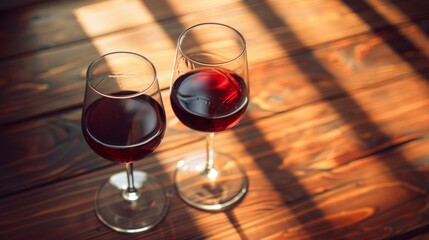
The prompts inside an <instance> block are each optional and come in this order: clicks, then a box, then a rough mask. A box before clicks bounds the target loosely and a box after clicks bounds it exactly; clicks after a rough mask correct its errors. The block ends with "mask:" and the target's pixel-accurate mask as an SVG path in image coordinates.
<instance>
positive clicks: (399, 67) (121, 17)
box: [0, 0, 429, 239]
mask: <svg viewBox="0 0 429 240" xmlns="http://www.w3.org/2000/svg"><path fill="white" fill-rule="evenodd" d="M0 5H2V6H1V8H0V9H2V17H1V21H0V152H1V156H0V163H1V165H0V173H1V174H0V239H426V238H427V237H428V236H429V194H428V191H429V35H428V34H429V3H426V1H420V0H391V1H378V0H367V1H361V0H356V1H355V0H343V1H334V0H306V1H302V0H267V1H261V0H246V1H240V0H224V1H208V0H203V1H201V0H190V1H172V0H141V1H140V0H110V1H106V0H92V1H91V0H77V1H49V0H45V1H36V0H23V1H16V3H13V4H11V3H8V4H6V3H1V4H0ZM207 21H214V22H221V23H225V24H229V25H231V26H233V27H235V28H236V29H238V30H239V31H240V32H241V33H242V34H243V35H244V37H245V38H246V40H247V44H248V56H249V71H250V84H251V102H250V105H249V108H248V111H247V113H246V116H245V118H244V119H243V120H242V121H241V122H240V123H239V124H238V125H237V126H236V127H234V128H233V129H231V130H228V131H225V132H223V133H220V134H218V135H217V137H216V144H215V148H216V149H217V150H219V151H221V152H223V153H226V154H229V155H230V156H233V157H234V158H236V159H237V161H238V162H239V163H240V164H241V165H242V166H243V168H244V169H245V171H246V173H247V175H248V178H249V181H250V186H249V191H248V193H247V195H246V197H245V198H244V200H243V201H242V202H241V203H240V204H239V205H237V206H236V207H235V208H233V209H231V210H228V211H226V212H220V213H209V212H204V211H198V210H196V209H194V208H191V207H189V206H187V205H186V204H185V203H184V202H182V201H181V200H180V198H179V197H178V196H177V192H176V191H175V188H174V182H173V179H172V176H173V171H174V168H175V165H176V163H177V162H178V161H179V160H180V159H181V158H183V157H185V156H186V155H187V154H189V153H191V152H192V151H194V150H198V149H199V150H201V149H203V148H204V147H205V146H204V135H203V134H201V133H195V132H193V131H191V130H189V129H187V128H186V127H184V126H182V125H181V124H180V123H178V120H177V119H176V118H175V116H174V114H173V113H172V110H171V108H170V105H169V101H168V99H169V90H168V85H169V81H170V79H169V78H170V73H171V66H172V61H173V58H174V52H175V45H176V40H177V37H178V36H179V34H180V33H181V32H182V31H183V30H184V29H186V28H187V27H189V26H191V25H194V24H197V23H200V22H207ZM213 34H215V33H213ZM116 50H129V51H134V52H138V53H141V54H143V55H145V56H147V57H148V58H149V59H151V61H152V62H153V63H154V64H155V66H156V68H157V71H158V77H159V81H160V84H161V87H162V88H163V92H162V94H163V97H164V98H165V101H164V103H165V105H166V111H167V118H168V130H167V134H166V137H165V138H164V141H163V142H162V144H161V146H160V147H159V148H158V149H157V150H156V152H155V153H154V154H152V155H151V156H150V157H148V159H146V160H144V161H140V162H137V163H136V168H138V169H140V170H145V171H147V172H149V173H152V174H154V175H156V176H157V177H158V179H159V180H160V182H161V183H162V184H163V186H164V187H165V189H166V190H167V191H168V192H169V194H170V199H171V207H170V209H169V212H168V215H167V217H166V218H165V219H164V220H163V222H162V223H161V224H159V225H158V226H157V227H156V228H155V229H153V230H151V231H149V232H145V233H139V234H120V233H117V232H114V231H112V230H111V229H110V228H108V227H106V226H104V225H103V224H102V223H100V222H99V221H98V219H97V218H96V216H95V214H94V210H93V197H94V193H95V191H96V189H97V188H98V186H99V185H100V184H101V183H102V182H103V181H104V180H106V179H107V178H108V177H109V176H110V175H111V174H113V173H115V172H118V171H121V170H123V166H122V165H120V164H115V163H112V162H109V161H106V160H103V159H101V158H100V157H98V156H97V155H96V154H94V153H93V152H92V151H91V150H90V148H89V147H88V146H87V144H86V143H85V141H84V139H83V136H82V134H81V130H80V114H81V106H82V100H83V90H84V88H83V86H84V83H85V79H84V74H85V71H86V67H87V65H88V64H89V63H90V61H91V60H93V59H95V58H96V57H98V56H99V55H101V54H104V53H107V52H110V51H116Z"/></svg>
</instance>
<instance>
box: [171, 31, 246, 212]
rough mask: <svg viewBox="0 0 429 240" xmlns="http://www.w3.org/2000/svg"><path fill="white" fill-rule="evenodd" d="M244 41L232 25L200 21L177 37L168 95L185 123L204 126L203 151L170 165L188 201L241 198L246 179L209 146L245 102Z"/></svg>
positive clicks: (223, 204)
mask: <svg viewBox="0 0 429 240" xmlns="http://www.w3.org/2000/svg"><path fill="white" fill-rule="evenodd" d="M247 64H248V63H247V52H246V42H245V39H244V38H243V36H242V35H241V34H240V33H239V32H238V31H237V30H235V29H234V28H232V27H230V26H227V25H224V24H220V23H202V24H198V25H195V26H192V27H190V28H189V29H187V30H185V31H184V32H183V33H182V34H181V35H180V37H179V39H178V43H177V49H176V58H175V60H174V66H173V74H172V81H171V95H170V101H171V106H172V108H173V111H174V113H175V115H176V116H177V118H178V119H179V120H180V121H181V122H182V123H183V124H184V125H186V126H187V127H189V128H191V129H193V130H196V131H200V132H206V133H207V137H206V141H207V149H206V151H205V154H198V153H197V152H195V153H194V154H192V155H191V156H190V157H187V158H185V159H181V160H180V161H179V162H178V164H177V168H176V171H175V185H176V188H177V191H178V193H179V196H180V197H181V198H182V199H183V200H184V201H185V202H186V203H188V204H190V205H191V206H193V207H195V208H198V209H202V210H207V211H220V210H224V209H226V208H228V207H230V206H233V205H234V204H235V203H237V202H238V201H239V200H240V199H242V198H243V197H244V196H245V194H246V192H247V187H248V179H247V176H246V174H245V172H244V170H243V169H242V168H241V166H240V165H239V164H238V163H237V162H236V161H235V160H234V159H232V158H230V157H228V156H226V155H223V154H221V153H219V152H216V151H214V136H215V133H216V132H221V131H224V130H227V129H230V128H232V127H233V126H235V125H236V124H237V123H238V122H239V121H240V119H241V118H242V117H243V115H244V113H245V111H246V108H247V105H248V102H249V80H248V67H247Z"/></svg>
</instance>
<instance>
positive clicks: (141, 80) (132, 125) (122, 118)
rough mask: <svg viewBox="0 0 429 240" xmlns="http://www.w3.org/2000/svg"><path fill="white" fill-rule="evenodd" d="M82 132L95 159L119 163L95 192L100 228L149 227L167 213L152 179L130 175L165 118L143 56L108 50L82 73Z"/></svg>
mask: <svg viewBox="0 0 429 240" xmlns="http://www.w3.org/2000/svg"><path fill="white" fill-rule="evenodd" d="M81 123H82V132H83V135H84V137H85V140H86V142H87V143H88V145H89V146H90V147H91V149H92V150H93V151H94V152H95V153H97V154H98V155H100V156H101V157H103V158H105V159H108V160H110V161H113V162H118V163H124V164H125V169H126V171H124V172H119V173H116V174H114V175H112V176H111V177H110V178H109V179H108V180H107V181H106V182H105V183H104V184H103V185H102V186H101V187H100V188H99V189H98V191H97V193H96V199H95V211H96V214H97V216H98V218H99V219H100V220H101V222H103V223H104V224H105V225H107V226H109V227H110V228H112V229H114V230H116V231H119V232H128V233H133V232H141V231H146V230H149V229H151V228H153V227H154V226H155V225H156V224H157V223H159V222H160V221H161V220H162V219H163V217H164V216H165V215H166V213H167V209H168V205H169V201H168V198H167V196H166V194H165V192H164V190H163V188H162V187H161V185H160V184H159V183H158V182H157V180H156V179H155V177H154V176H152V175H150V174H148V173H146V172H143V171H133V162H134V161H137V160H141V159H143V158H144V157H145V156H147V155H148V154H150V153H151V152H153V151H154V150H155V148H156V147H157V146H158V145H159V144H160V142H161V140H162V138H163V136H164V132H165V128H166V118H165V111H164V106H163V103H162V99H161V93H160V90H159V84H158V80H157V78H156V70H155V67H154V66H153V64H152V63H151V62H150V61H149V60H148V59H147V58H145V57H143V56H141V55H139V54H136V53H132V52H112V53H108V54H105V55H103V56H101V57H99V58H98V59H96V60H95V61H93V62H92V63H91V64H90V65H89V67H88V70H87V75H86V88H85V97H84V104H83V110H82V119H81Z"/></svg>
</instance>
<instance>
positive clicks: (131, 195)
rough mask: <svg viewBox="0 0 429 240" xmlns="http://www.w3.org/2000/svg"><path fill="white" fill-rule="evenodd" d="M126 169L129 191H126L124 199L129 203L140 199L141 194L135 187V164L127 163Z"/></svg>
mask: <svg viewBox="0 0 429 240" xmlns="http://www.w3.org/2000/svg"><path fill="white" fill-rule="evenodd" d="M125 169H126V172H127V183H128V186H127V190H126V191H124V194H123V196H124V198H125V199H126V200H129V201H135V200H137V199H138V198H139V196H140V193H139V192H138V191H137V189H136V187H135V186H134V175H133V163H132V162H130V163H126V164H125Z"/></svg>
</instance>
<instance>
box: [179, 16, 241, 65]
mask: <svg viewBox="0 0 429 240" xmlns="http://www.w3.org/2000/svg"><path fill="white" fill-rule="evenodd" d="M202 25H218V26H222V27H226V28H229V29H230V30H232V31H234V32H235V33H236V34H237V35H238V36H239V37H240V39H241V41H242V43H243V47H242V49H241V52H240V53H239V54H237V56H236V57H233V58H231V59H228V60H227V61H223V62H218V63H208V62H201V61H197V60H195V59H193V58H191V57H189V56H188V55H187V54H185V52H184V51H183V49H182V47H181V46H182V41H183V38H184V36H185V34H187V33H188V32H189V31H191V30H192V29H194V28H197V27H200V26H202ZM246 48H247V46H246V40H245V39H244V36H243V35H242V34H241V33H240V32H239V31H238V30H237V29H235V28H233V27H231V26H228V25H226V24H223V23H217V22H204V23H199V24H196V25H193V26H191V27H189V28H187V29H186V30H185V31H183V32H182V33H181V34H180V36H179V41H178V44H177V49H179V50H180V52H181V53H182V56H184V57H185V58H186V59H188V60H189V61H191V62H194V63H196V64H199V65H202V66H221V65H225V64H228V63H231V62H233V61H235V60H237V59H238V58H240V57H241V56H243V55H244V54H245V52H246Z"/></svg>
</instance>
